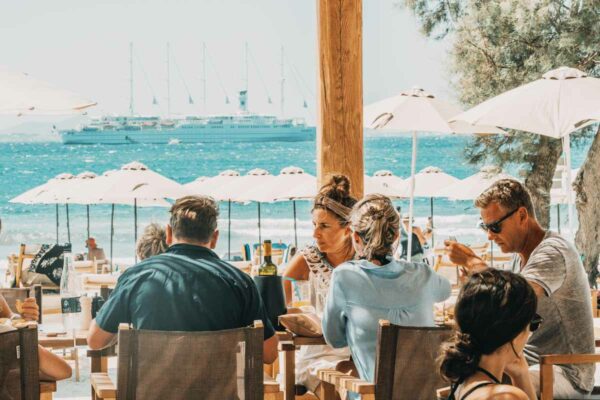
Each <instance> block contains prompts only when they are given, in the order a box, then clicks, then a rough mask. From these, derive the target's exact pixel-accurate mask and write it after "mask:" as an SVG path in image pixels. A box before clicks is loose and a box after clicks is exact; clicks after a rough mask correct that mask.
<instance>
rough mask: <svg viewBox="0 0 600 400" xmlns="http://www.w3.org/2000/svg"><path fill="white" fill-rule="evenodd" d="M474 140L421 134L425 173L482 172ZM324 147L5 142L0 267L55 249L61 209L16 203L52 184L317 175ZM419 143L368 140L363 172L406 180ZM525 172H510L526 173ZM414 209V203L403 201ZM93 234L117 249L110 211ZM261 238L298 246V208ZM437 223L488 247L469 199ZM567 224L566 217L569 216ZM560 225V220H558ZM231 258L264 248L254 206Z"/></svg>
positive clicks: (76, 218)
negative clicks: (474, 158) (64, 178)
mask: <svg viewBox="0 0 600 400" xmlns="http://www.w3.org/2000/svg"><path fill="white" fill-rule="evenodd" d="M468 141H469V138H468V137H463V136H434V135H422V136H420V137H419V142H418V158H417V170H421V169H422V168H425V167H427V166H437V167H440V168H442V169H443V170H444V171H445V172H447V173H449V174H451V175H454V176H456V177H458V178H465V177H467V176H469V175H471V174H473V173H475V172H477V171H478V169H479V167H478V166H473V165H470V164H468V163H467V162H466V160H465V158H464V155H463V153H464V149H465V146H467V145H468ZM315 151H316V146H315V143H314V142H303V143H228V142H223V143H218V144H214V143H211V144H191V145H190V144H179V145H170V146H165V145H139V144H131V145H122V146H108V145H95V146H65V145H63V144H61V143H59V142H56V141H47V142H27V143H23V142H0V188H1V190H0V217H1V218H2V233H1V234H0V259H1V260H5V259H6V258H5V257H6V256H7V255H8V254H10V253H15V252H17V251H18V246H19V244H20V243H54V242H55V241H56V222H55V219H56V214H55V213H56V211H55V206H54V205H24V204H13V203H9V200H10V199H11V198H13V197H15V196H17V195H19V194H20V193H22V192H24V191H26V190H28V189H30V188H32V187H34V186H37V185H40V184H42V183H44V182H46V181H47V180H48V179H50V178H52V177H54V176H56V175H58V174H60V173H64V172H68V173H72V174H77V173H80V172H83V171H92V172H95V173H97V174H101V173H102V172H104V171H106V170H109V169H115V168H119V167H120V166H122V165H123V164H126V163H129V162H131V161H139V162H142V163H144V164H146V165H147V166H148V167H150V168H152V169H154V170H155V171H157V172H159V173H161V174H163V175H165V176H167V177H169V178H171V179H174V180H176V181H178V182H181V183H187V182H190V181H193V180H194V179H196V178H197V177H199V176H203V175H204V176H212V175H216V174H218V173H219V172H220V171H222V170H225V169H234V170H238V171H239V172H240V173H241V174H244V173H246V172H247V171H249V170H251V169H253V168H258V167H259V168H264V169H266V170H268V171H270V172H271V173H272V174H277V173H279V171H280V170H281V169H282V168H284V167H286V166H290V165H293V166H298V167H301V168H303V169H304V170H305V171H307V172H309V173H311V174H315V172H316V159H315ZM410 152H411V139H410V137H407V136H385V137H378V136H367V137H366V138H365V172H366V173H367V174H369V175H372V174H373V173H374V172H375V171H377V170H381V169H388V170H391V171H392V172H393V173H394V174H396V175H399V176H402V177H407V176H408V175H409V174H410ZM586 152H587V146H585V145H584V146H582V147H581V148H576V149H575V154H574V157H573V159H574V162H573V164H574V166H578V165H579V164H581V162H582V161H583V158H584V156H585V153H586ZM518 170H519V166H510V167H509V168H508V172H509V173H512V174H518ZM398 204H399V205H402V206H403V209H405V210H408V204H407V202H402V201H399V202H398ZM415 204H416V213H415V215H416V217H417V220H416V222H417V224H421V225H424V224H425V220H426V217H427V216H428V215H429V204H430V203H429V199H416V202H415ZM297 206H298V207H297V210H298V220H299V223H298V235H299V244H300V245H302V244H306V243H310V242H311V241H312V237H311V235H312V224H311V220H310V204H309V202H303V201H300V202H298V203H297ZM90 212H91V217H90V219H91V229H90V230H91V235H92V236H94V237H96V238H97V241H98V242H99V244H100V246H101V247H104V248H105V249H106V250H107V253H108V248H109V235H110V206H105V205H98V206H90ZM261 212H262V237H263V239H264V238H270V239H272V240H273V241H282V242H284V243H291V242H293V240H294V231H293V219H292V205H291V203H286V202H283V203H274V204H263V205H262V209H261ZM59 214H60V215H59V217H60V241H61V242H66V241H67V229H66V220H65V217H66V212H65V206H64V205H61V206H60V207H59ZM435 215H436V217H435V225H436V233H437V236H438V238H439V239H443V238H446V237H448V236H450V235H452V236H456V237H457V238H458V239H459V240H462V241H465V242H467V243H474V242H481V241H483V240H485V237H484V236H483V235H482V233H481V232H480V231H479V230H478V229H477V228H476V224H477V221H478V215H477V212H476V210H475V209H474V208H473V207H472V204H471V202H468V201H449V200H445V199H436V201H435ZM563 215H565V216H566V210H565V211H564V212H563ZM69 216H70V230H71V242H72V243H73V250H74V251H75V252H83V251H84V241H85V238H86V209H85V206H77V205H70V206H69ZM138 218H139V232H141V231H142V229H143V227H144V226H145V225H146V224H148V223H150V222H158V223H161V224H166V222H167V221H168V210H167V209H166V208H157V207H152V208H143V209H140V210H139V212H138ZM226 218H227V206H226V204H222V207H221V219H220V221H219V224H220V231H221V239H220V241H219V243H218V247H217V252H218V253H220V254H222V253H225V252H226V251H227V240H226V238H227V219H226ZM133 221H134V220H133V209H132V207H129V206H116V216H115V242H114V254H115V257H119V258H133V255H134V224H133ZM553 223H555V221H554V222H553ZM231 240H232V244H231V248H232V252H234V251H238V250H239V249H240V246H241V244H243V243H248V242H256V241H257V240H258V226H257V207H256V204H253V203H250V204H247V205H242V204H234V205H233V207H232V232H231Z"/></svg>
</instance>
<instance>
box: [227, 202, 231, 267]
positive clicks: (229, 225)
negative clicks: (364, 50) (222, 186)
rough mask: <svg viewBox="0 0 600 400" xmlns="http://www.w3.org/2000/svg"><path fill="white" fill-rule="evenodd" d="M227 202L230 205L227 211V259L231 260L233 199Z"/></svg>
mask: <svg viewBox="0 0 600 400" xmlns="http://www.w3.org/2000/svg"><path fill="white" fill-rule="evenodd" d="M227 203H228V205H229V207H228V211H227V220H228V221H227V259H228V260H231V199H229V200H228V201H227Z"/></svg>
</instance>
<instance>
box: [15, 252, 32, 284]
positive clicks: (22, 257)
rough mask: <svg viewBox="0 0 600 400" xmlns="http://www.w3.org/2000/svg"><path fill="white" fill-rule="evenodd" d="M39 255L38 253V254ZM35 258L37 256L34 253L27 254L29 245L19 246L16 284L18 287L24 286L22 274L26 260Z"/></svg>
mask: <svg viewBox="0 0 600 400" xmlns="http://www.w3.org/2000/svg"><path fill="white" fill-rule="evenodd" d="M36 254H37V252H36ZM34 257H35V254H33V253H27V245H26V244H24V243H21V245H20V246H19V256H18V258H17V268H16V271H15V284H16V285H17V287H21V286H22V282H21V279H22V273H23V262H24V261H25V260H26V259H30V258H31V259H33V258H34Z"/></svg>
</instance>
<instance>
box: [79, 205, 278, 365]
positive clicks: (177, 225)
mask: <svg viewBox="0 0 600 400" xmlns="http://www.w3.org/2000/svg"><path fill="white" fill-rule="evenodd" d="M218 215H219V211H218V207H217V203H216V202H215V201H214V200H213V199H211V198H208V197H197V196H187V197H183V198H181V199H179V200H177V202H176V203H175V204H174V205H173V207H172V208H171V219H170V224H169V225H167V243H168V244H169V246H170V247H169V249H168V250H167V252H166V253H165V254H161V255H158V256H154V257H150V258H148V259H146V260H144V261H142V262H140V263H138V264H137V265H135V266H133V267H131V268H129V269H128V270H127V271H125V272H124V273H123V275H121V277H120V278H119V281H118V283H117V286H116V288H115V290H114V292H113V293H112V294H111V296H110V298H109V299H108V301H107V302H106V304H104V306H103V307H102V309H101V310H100V312H99V313H98V315H97V317H96V319H95V320H94V321H92V325H91V327H90V331H89V335H88V345H89V346H90V348H92V349H99V348H103V347H105V346H107V345H108V344H110V343H111V342H112V341H113V340H114V339H115V336H116V334H117V332H118V327H119V324H120V323H131V324H132V325H133V326H134V328H136V329H150V330H165V331H216V330H223V329H233V328H240V327H244V326H249V325H252V323H253V321H254V320H257V319H259V320H262V321H263V324H264V339H265V341H264V346H263V348H264V362H265V363H272V362H273V361H274V360H275V358H276V357H277V337H276V336H275V331H274V330H273V326H272V325H271V323H270V321H269V318H268V316H267V313H266V311H265V308H264V305H263V303H262V300H261V298H260V294H259V293H258V290H257V289H256V286H255V284H254V282H253V281H252V278H250V276H248V275H247V274H245V273H244V272H242V271H240V270H239V269H237V268H235V267H233V266H232V265H230V264H229V263H227V262H225V261H223V260H221V259H220V258H219V257H218V256H217V255H216V254H215V253H214V252H213V251H212V249H214V248H215V246H216V244H217V240H218V238H219V231H218V230H217V217H218Z"/></svg>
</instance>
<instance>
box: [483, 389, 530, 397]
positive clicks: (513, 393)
mask: <svg viewBox="0 0 600 400" xmlns="http://www.w3.org/2000/svg"><path fill="white" fill-rule="evenodd" d="M486 399H490V400H529V397H528V396H527V394H526V393H525V392H524V391H522V390H521V389H519V388H518V387H516V386H511V385H492V386H490V388H489V393H488V396H487V397H486Z"/></svg>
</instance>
